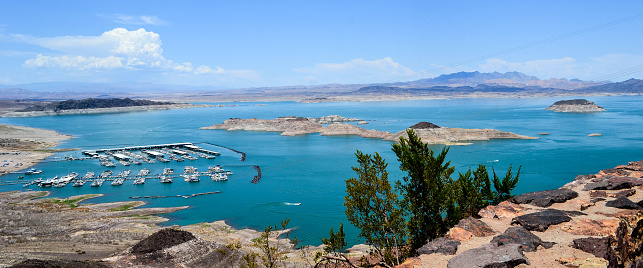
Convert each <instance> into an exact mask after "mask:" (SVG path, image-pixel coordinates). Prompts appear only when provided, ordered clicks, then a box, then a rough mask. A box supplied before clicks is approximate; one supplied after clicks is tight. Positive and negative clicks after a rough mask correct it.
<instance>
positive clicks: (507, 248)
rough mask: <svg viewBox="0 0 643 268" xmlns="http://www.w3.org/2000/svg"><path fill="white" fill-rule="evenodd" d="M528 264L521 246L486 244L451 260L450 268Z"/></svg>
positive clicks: (494, 267)
mask: <svg viewBox="0 0 643 268" xmlns="http://www.w3.org/2000/svg"><path fill="white" fill-rule="evenodd" d="M520 264H528V262H527V258H526V257H525V255H523V254H522V250H521V249H520V245H519V244H507V245H502V246H496V245H492V244H486V245H483V246H481V247H478V248H474V249H470V250H467V251H465V252H462V253H460V254H459V255H457V256H455V257H453V258H452V259H451V260H449V263H448V264H447V267H448V268H475V267H481V268H482V267H485V268H496V267H497V268H505V267H516V266H518V265H520Z"/></svg>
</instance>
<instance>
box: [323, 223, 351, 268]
mask: <svg viewBox="0 0 643 268" xmlns="http://www.w3.org/2000/svg"><path fill="white" fill-rule="evenodd" d="M329 235H330V236H329V237H326V238H322V239H321V242H322V244H324V252H323V253H322V252H317V255H316V256H315V261H316V262H317V263H316V264H315V267H319V266H320V265H322V264H331V263H332V264H335V266H337V264H338V263H340V262H342V263H346V264H348V265H349V266H351V267H355V265H354V264H353V263H351V261H350V260H349V259H348V257H346V255H344V254H343V252H344V251H345V250H346V245H347V244H346V234H345V233H344V224H342V223H340V224H339V231H337V233H335V232H334V231H333V227H330V233H329Z"/></svg>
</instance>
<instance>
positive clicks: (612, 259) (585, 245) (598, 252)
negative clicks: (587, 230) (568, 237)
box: [572, 236, 618, 267]
mask: <svg viewBox="0 0 643 268" xmlns="http://www.w3.org/2000/svg"><path fill="white" fill-rule="evenodd" d="M612 242H614V241H613V238H611V237H609V236H607V237H601V238H595V237H587V238H579V239H574V241H573V244H572V247H573V248H576V249H580V250H582V251H585V252H587V253H590V254H592V255H594V256H596V257H599V258H603V259H605V260H607V261H608V262H609V264H610V265H609V267H617V266H618V257H617V253H616V252H614V250H613V249H612V247H611V244H612Z"/></svg>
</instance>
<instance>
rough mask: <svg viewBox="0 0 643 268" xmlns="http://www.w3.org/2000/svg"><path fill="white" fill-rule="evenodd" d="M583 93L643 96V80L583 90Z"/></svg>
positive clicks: (631, 80) (632, 80)
mask: <svg viewBox="0 0 643 268" xmlns="http://www.w3.org/2000/svg"><path fill="white" fill-rule="evenodd" d="M581 91H582V92H588V93H602V92H604V93H614V94H643V80H640V79H634V78H632V79H630V80H627V81H623V82H617V83H609V84H604V85H598V86H593V87H587V88H583V89H582V90H581Z"/></svg>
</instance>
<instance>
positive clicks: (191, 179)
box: [183, 174, 200, 182]
mask: <svg viewBox="0 0 643 268" xmlns="http://www.w3.org/2000/svg"><path fill="white" fill-rule="evenodd" d="M183 178H185V181H186V182H198V181H200V179H199V176H198V175H196V174H186V175H183Z"/></svg>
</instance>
